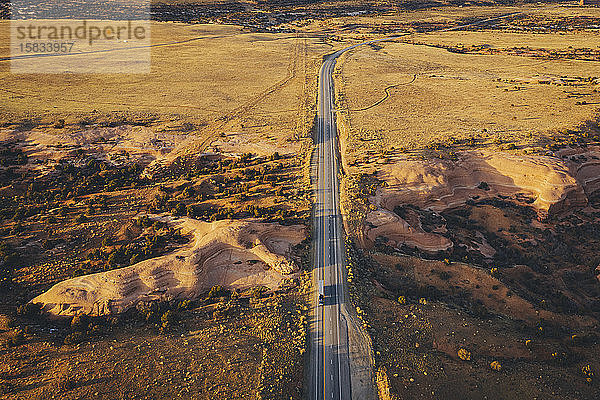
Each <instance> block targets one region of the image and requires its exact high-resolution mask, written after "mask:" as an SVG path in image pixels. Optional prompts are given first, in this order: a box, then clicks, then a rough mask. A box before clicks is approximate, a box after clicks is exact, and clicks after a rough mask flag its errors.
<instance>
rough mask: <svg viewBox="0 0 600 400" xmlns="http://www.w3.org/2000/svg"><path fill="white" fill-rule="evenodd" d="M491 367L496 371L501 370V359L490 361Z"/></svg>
mask: <svg viewBox="0 0 600 400" xmlns="http://www.w3.org/2000/svg"><path fill="white" fill-rule="evenodd" d="M490 368H491V369H492V370H494V371H500V370H501V369H502V364H500V362H499V361H496V360H494V361H492V362H491V363H490Z"/></svg>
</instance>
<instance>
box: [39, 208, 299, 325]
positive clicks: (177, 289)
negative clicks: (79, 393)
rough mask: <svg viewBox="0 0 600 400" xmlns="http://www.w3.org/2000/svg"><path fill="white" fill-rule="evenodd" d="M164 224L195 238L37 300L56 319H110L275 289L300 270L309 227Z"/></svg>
mask: <svg viewBox="0 0 600 400" xmlns="http://www.w3.org/2000/svg"><path fill="white" fill-rule="evenodd" d="M162 220H163V221H168V222H169V223H171V224H173V225H174V226H175V227H179V228H181V229H182V232H183V233H187V234H192V235H193V237H194V240H192V241H191V242H190V243H189V244H188V245H186V246H185V247H184V248H182V249H180V250H178V251H176V252H175V253H172V254H169V255H165V256H161V257H156V258H153V259H149V260H145V261H142V262H140V263H137V264H134V265H131V266H129V267H125V268H120V269H115V270H111V271H106V272H100V273H96V274H91V275H85V276H81V277H77V278H73V279H68V280H66V281H63V282H60V283H58V284H56V285H55V286H53V287H52V288H51V289H50V290H48V291H47V292H45V293H43V294H41V295H40V296H38V297H36V298H34V299H33V300H32V302H33V303H41V304H42V305H43V307H44V310H45V311H47V312H49V313H51V314H54V315H65V316H66V315H76V314H79V313H85V314H89V315H107V314H114V313H120V312H123V311H126V310H127V309H129V308H131V307H134V306H135V305H136V304H138V303H140V302H144V301H153V300H172V299H177V298H182V299H183V298H195V297H197V296H198V295H199V294H200V293H203V292H205V291H207V290H208V289H210V288H211V287H212V286H214V285H223V286H226V287H230V288H236V289H245V288H249V287H253V286H257V285H263V286H267V287H269V288H270V289H275V288H277V287H279V286H280V285H281V283H282V281H283V280H284V279H285V277H286V275H289V274H292V273H294V272H295V271H297V266H296V264H295V262H294V260H292V258H291V249H292V246H294V245H296V244H298V243H300V242H301V241H302V240H303V239H304V237H305V232H304V229H305V228H304V227H303V226H281V225H279V224H269V223H261V222H257V221H256V220H239V221H232V220H222V221H216V222H211V223H209V222H202V221H197V220H193V219H189V218H181V219H177V220H174V219H172V218H170V217H163V218H162Z"/></svg>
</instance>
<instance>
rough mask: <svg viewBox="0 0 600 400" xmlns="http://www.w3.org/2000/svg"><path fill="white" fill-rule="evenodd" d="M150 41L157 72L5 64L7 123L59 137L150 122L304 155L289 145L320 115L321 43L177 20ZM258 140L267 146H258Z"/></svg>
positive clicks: (0, 72) (4, 34) (4, 35)
mask: <svg viewBox="0 0 600 400" xmlns="http://www.w3.org/2000/svg"><path fill="white" fill-rule="evenodd" d="M151 35H152V41H153V46H154V47H152V49H151V56H152V65H151V73H150V74H149V75H129V74H113V75H107V74H104V75H102V74H84V75H80V74H75V75H73V74H56V75H52V74H39V75H33V74H31V75H19V74H11V73H10V71H9V62H8V61H3V62H0V82H1V83H2V85H1V88H2V90H0V96H1V97H0V103H1V104H2V106H1V107H2V108H1V111H2V117H1V118H2V121H1V122H2V125H3V126H4V127H5V128H7V129H10V128H13V127H15V126H19V124H22V123H23V121H27V122H28V123H29V126H30V127H35V128H39V129H44V131H46V132H48V130H49V128H50V132H52V130H51V127H52V125H54V124H55V123H56V122H57V121H58V120H61V119H62V120H64V121H65V128H64V129H66V130H75V131H80V129H79V125H80V123H81V122H83V121H87V120H90V122H94V121H98V122H99V123H102V122H106V120H109V121H110V122H113V124H115V123H120V124H121V125H128V124H133V123H138V124H139V122H140V120H142V121H144V122H147V121H151V122H152V129H153V130H154V131H166V132H170V133H179V134H181V135H185V136H193V139H194V141H200V142H202V143H204V144H205V145H207V144H208V143H207V142H205V140H206V139H207V138H209V137H212V138H216V137H218V136H219V135H221V136H226V135H228V134H231V135H235V136H236V138H235V141H234V142H233V143H232V144H231V146H230V150H232V152H237V153H243V152H245V151H258V152H260V153H262V154H270V153H272V152H273V151H279V152H280V153H285V152H287V151H298V150H299V146H298V145H296V146H294V145H292V144H291V143H290V142H296V143H297V142H298V140H299V139H300V137H302V136H303V135H304V134H306V129H307V128H306V125H310V123H309V122H310V118H312V117H309V116H308V115H309V114H308V113H310V112H311V110H312V108H313V107H314V95H313V93H315V84H316V78H315V70H316V69H317V68H318V60H319V55H320V54H321V53H322V52H323V51H324V49H326V48H327V46H324V45H323V44H322V43H320V40H319V39H312V38H301V37H297V36H295V35H293V34H277V35H275V34H258V33H248V32H244V31H242V30H241V29H240V28H239V27H235V26H227V25H185V24H177V23H153V25H152V33H151ZM0 36H1V39H2V40H1V43H2V45H1V46H0V57H6V56H8V55H9V54H8V53H9V49H8V43H9V42H10V41H9V40H8V23H7V22H6V21H2V22H0ZM78 57H79V56H78ZM81 57H86V56H81ZM240 138H244V139H240ZM258 140H260V142H261V145H252V142H256V141H258ZM245 142H247V143H245ZM245 144H247V145H248V148H247V149H246V147H244V145H245ZM290 146H291V147H290ZM275 149H278V150H275ZM282 150H283V151H282Z"/></svg>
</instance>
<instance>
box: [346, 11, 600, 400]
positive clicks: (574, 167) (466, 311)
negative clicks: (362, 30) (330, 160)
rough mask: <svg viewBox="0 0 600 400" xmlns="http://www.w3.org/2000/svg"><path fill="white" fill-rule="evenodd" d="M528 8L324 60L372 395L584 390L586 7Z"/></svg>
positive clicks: (592, 148) (589, 345) (588, 125)
mask: <svg viewBox="0 0 600 400" xmlns="http://www.w3.org/2000/svg"><path fill="white" fill-rule="evenodd" d="M539 10H540V12H539V13H533V12H530V11H527V8H524V12H523V13H522V14H519V15H515V16H512V17H510V18H506V19H502V20H499V21H498V24H497V25H491V24H488V25H486V26H480V27H479V26H471V27H469V28H468V29H467V30H466V31H445V32H438V33H435V32H432V33H417V34H413V35H407V36H404V37H401V38H398V39H395V40H394V41H385V42H381V43H375V44H373V45H371V46H363V47H360V48H357V49H355V50H353V51H352V52H350V53H348V54H346V55H345V56H344V57H342V59H341V60H340V62H339V64H338V72H337V78H336V85H337V86H336V89H338V90H339V92H338V93H337V95H338V99H337V101H338V104H341V105H342V107H340V108H338V116H339V119H338V122H339V124H340V128H341V141H342V143H341V146H342V149H341V150H342V157H343V158H344V159H345V160H344V161H345V163H344V164H345V171H344V172H345V177H344V180H343V192H344V197H345V199H343V201H342V205H343V207H344V209H345V213H346V216H345V223H346V227H347V229H348V231H349V233H350V234H351V238H350V241H349V246H348V247H349V249H350V250H349V254H348V260H349V274H348V276H349V280H350V288H351V297H352V300H353V303H354V304H355V305H356V306H357V313H358V315H359V316H360V317H361V319H362V321H363V324H364V326H365V327H366V328H367V330H368V331H369V334H370V335H371V338H372V340H373V350H374V357H375V361H376V365H377V387H378V390H379V392H380V395H381V396H384V398H392V399H394V398H431V399H437V398H449V399H450V398H465V399H479V398H486V397H488V398H491V397H498V396H500V398H506V399H520V398H548V399H554V398H555V399H563V398H568V399H594V398H596V397H598V393H599V389H598V383H597V378H595V375H594V373H595V371H597V370H598V369H599V368H600V364H598V362H597V359H598V352H599V351H600V345H599V338H598V336H597V333H596V332H597V328H598V325H599V321H600V314H598V309H597V305H598V304H599V303H598V302H599V301H600V284H599V279H598V270H597V267H598V265H599V263H600V258H599V257H598V254H597V252H596V250H595V249H596V247H597V241H598V232H599V229H600V225H598V221H599V220H598V215H600V214H599V213H598V200H597V196H598V195H597V193H598V192H597V189H598V187H597V176H598V173H599V170H598V163H597V160H598V159H600V158H599V154H598V140H600V128H599V126H598V103H599V101H598V96H599V94H598V76H597V72H596V71H597V69H598V68H597V67H598V66H597V63H598V62H597V61H595V60H596V50H597V49H596V48H595V47H593V46H592V47H590V43H594V42H595V41H596V39H597V37H598V32H597V22H598V19H597V18H598V14H597V11H596V9H589V10H588V9H577V8H568V9H567V8H552V7H549V8H544V7H541V8H540V9H539ZM444 11H445V10H441V11H440V10H437V11H436V12H435V13H432V16H431V20H429V21H422V19H419V18H416V17H415V20H416V21H414V22H413V24H414V28H416V32H422V31H423V30H427V29H428V28H427V24H425V22H427V23H431V24H433V25H436V27H438V28H441V27H448V25H450V26H452V25H453V24H454V25H456V24H455V23H454V22H452V21H456V19H457V18H458V16H457V13H456V11H451V13H450V15H449V16H448V21H450V23H448V21H446V22H444V23H442V22H443V21H441V22H440V20H441V19H442V18H441V16H440V15H443V13H444ZM498 14H501V12H500V10H498ZM414 15H420V18H422V17H423V14H422V13H421V12H415V14H414ZM410 16H411V13H406V14H404V15H403V19H404V20H405V23H406V24H409V23H410V21H406V20H408V19H410ZM385 18H386V21H387V22H386V23H390V24H391V22H390V20H393V19H394V18H393V17H392V16H386V17H385ZM461 18H464V16H463V17H461ZM376 19H377V18H376V17H371V18H367V17H365V23H371V24H372V23H374V22H373V20H376ZM369 21H370V22H369ZM436 21H437V22H436ZM463 21H464V20H463ZM438 22H439V23H438ZM444 24H446V25H444ZM397 25H398V26H400V24H399V23H398V24H397ZM538 25H539V26H540V29H537V28H536V27H537V26H538ZM421 28H424V29H423V30H420V29H421ZM437 51H440V52H439V53H438V52H437ZM455 57H458V58H455ZM462 57H465V58H462ZM434 81H435V82H434ZM375 88H377V89H375ZM385 396H389V397H385Z"/></svg>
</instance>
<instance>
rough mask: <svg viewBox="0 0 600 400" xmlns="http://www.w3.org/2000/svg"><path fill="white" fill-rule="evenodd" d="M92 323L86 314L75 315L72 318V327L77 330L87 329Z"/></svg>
mask: <svg viewBox="0 0 600 400" xmlns="http://www.w3.org/2000/svg"><path fill="white" fill-rule="evenodd" d="M89 324H90V319H89V317H88V316H87V315H85V314H79V315H76V316H74V317H73V319H72V320H71V329H73V330H76V331H85V330H87V328H88V326H89Z"/></svg>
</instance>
